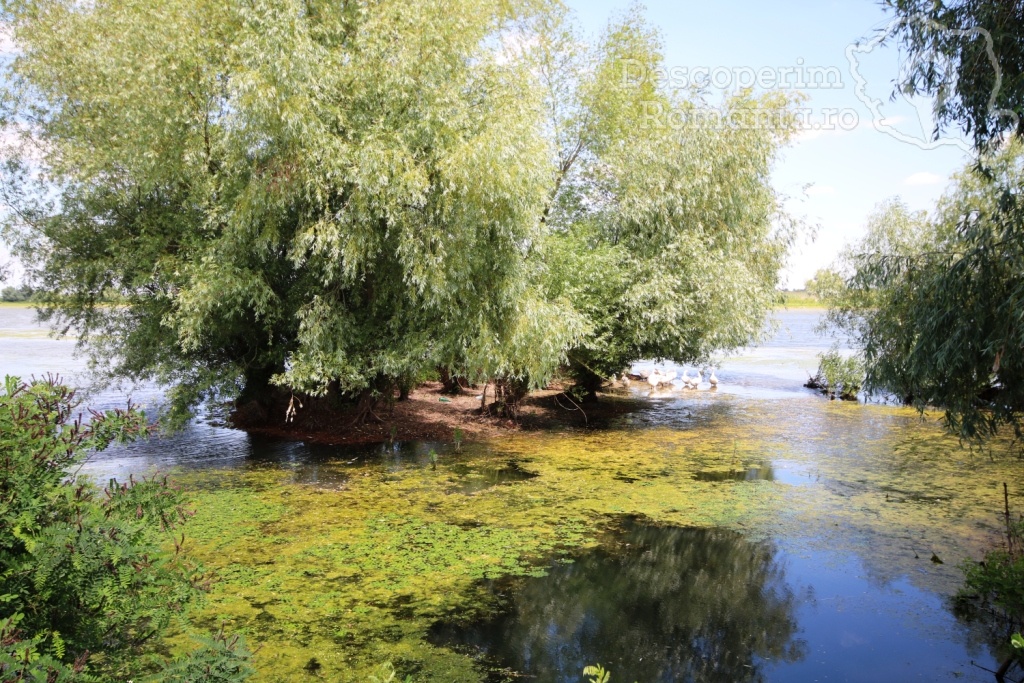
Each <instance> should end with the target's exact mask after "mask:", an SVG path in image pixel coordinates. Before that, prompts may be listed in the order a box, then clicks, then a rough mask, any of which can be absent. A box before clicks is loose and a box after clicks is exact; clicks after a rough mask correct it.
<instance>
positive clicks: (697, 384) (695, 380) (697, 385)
mask: <svg viewBox="0 0 1024 683" xmlns="http://www.w3.org/2000/svg"><path fill="white" fill-rule="evenodd" d="M703 382H704V373H703V372H702V371H700V370H698V371H697V376H696V377H694V378H693V388H694V389H700V385H701V384H702V383H703Z"/></svg>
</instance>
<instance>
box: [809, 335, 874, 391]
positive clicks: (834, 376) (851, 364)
mask: <svg viewBox="0 0 1024 683" xmlns="http://www.w3.org/2000/svg"><path fill="white" fill-rule="evenodd" d="M863 384H864V362H863V361H862V360H861V359H860V358H858V357H857V356H849V357H844V356H843V355H842V354H840V353H839V351H838V350H837V349H835V348H833V349H831V350H830V351H828V352H827V353H819V354H818V372H817V374H816V375H815V376H814V377H812V378H810V380H808V382H807V384H805V385H804V386H806V387H808V388H809V389H818V390H820V391H821V392H822V393H823V394H825V395H826V396H828V397H829V398H831V399H837V398H839V399H842V400H844V401H856V400H857V394H859V393H860V390H861V387H862V386H863Z"/></svg>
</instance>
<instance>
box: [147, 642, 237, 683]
mask: <svg viewBox="0 0 1024 683" xmlns="http://www.w3.org/2000/svg"><path fill="white" fill-rule="evenodd" d="M196 641H197V642H198V643H199V647H198V648H197V649H195V650H193V651H191V652H189V653H188V654H186V655H184V656H182V657H178V658H176V659H174V660H173V661H171V662H169V663H168V664H167V665H166V666H164V668H163V669H162V670H161V671H160V672H159V673H157V674H155V675H153V676H150V677H149V678H147V679H146V681H147V682H148V683H199V682H201V683H241V682H242V681H245V680H248V678H249V677H250V676H251V675H252V674H253V673H254V670H253V668H252V666H251V665H250V663H249V660H250V658H251V654H250V653H249V651H248V650H247V649H246V647H245V641H244V640H243V639H242V638H240V637H239V636H230V637H229V636H226V635H224V633H218V634H217V635H215V636H214V637H212V638H205V637H203V638H196Z"/></svg>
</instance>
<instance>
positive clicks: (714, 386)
mask: <svg viewBox="0 0 1024 683" xmlns="http://www.w3.org/2000/svg"><path fill="white" fill-rule="evenodd" d="M708 381H709V382H711V388H712V389H717V388H718V378H717V377H715V369H714V368H711V376H710V377H708Z"/></svg>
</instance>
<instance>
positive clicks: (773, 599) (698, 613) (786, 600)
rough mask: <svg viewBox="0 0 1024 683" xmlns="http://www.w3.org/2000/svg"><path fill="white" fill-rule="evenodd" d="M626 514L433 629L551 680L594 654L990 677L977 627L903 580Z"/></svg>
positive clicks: (762, 672) (600, 658)
mask: <svg viewBox="0 0 1024 683" xmlns="http://www.w3.org/2000/svg"><path fill="white" fill-rule="evenodd" d="M624 526H625V528H624V529H623V530H621V531H620V532H619V533H618V534H616V535H615V538H614V541H612V542H610V543H607V544H606V545H604V546H602V547H601V548H599V549H597V550H595V551H593V552H590V553H588V554H586V555H583V556H582V557H579V558H577V559H576V560H575V561H574V562H572V563H568V564H566V563H556V564H553V565H552V566H551V567H550V569H549V573H548V575H547V576H545V577H542V578H532V579H526V580H514V581H494V582H489V583H488V589H489V590H490V591H492V592H493V593H495V594H498V595H506V596H508V597H507V605H506V607H505V609H504V610H503V611H502V612H500V613H499V614H498V615H496V616H495V617H494V618H493V619H491V620H487V621H484V622H482V623H470V624H458V623H441V624H438V625H437V626H436V627H435V628H434V629H433V631H432V633H431V638H432V640H433V641H434V642H436V643H440V644H444V645H448V646H454V647H457V648H459V649H460V650H462V651H465V652H468V653H470V654H472V655H473V656H476V657H478V658H481V659H484V660H485V661H489V662H492V663H494V665H495V666H496V667H498V666H500V667H507V668H508V669H512V670H514V671H517V672H520V673H521V674H524V675H526V676H527V677H529V678H532V679H534V680H540V681H548V682H550V683H576V682H577V681H579V680H580V676H579V672H580V671H581V670H582V669H583V667H585V666H587V665H589V664H593V663H595V662H601V663H602V664H603V665H604V666H605V667H606V668H607V669H609V670H611V671H612V672H614V673H615V674H617V675H616V676H615V679H616V680H637V681H649V682H655V681H664V682H666V683H669V682H675V681H693V682H701V683H741V682H746V681H767V680H785V681H849V682H851V683H852V682H860V681H863V682H864V683H870V682H874V681H885V680H893V681H895V680H900V681H910V680H921V681H936V680H947V679H953V678H955V679H958V680H986V677H985V675H983V672H981V671H980V670H977V669H974V670H973V671H972V670H971V669H973V667H971V668H968V667H965V664H967V663H968V662H967V661H966V660H964V659H963V657H964V656H968V657H972V658H976V657H979V656H982V655H983V654H984V653H983V652H982V648H977V647H975V646H973V645H970V643H971V642H972V640H971V634H970V632H969V631H968V630H967V629H966V628H965V627H964V626H962V625H960V624H958V623H957V622H956V620H955V619H954V618H953V617H952V616H950V615H949V613H948V612H946V611H945V610H944V609H943V605H942V602H941V600H939V599H937V598H936V597H935V596H933V595H929V594H928V593H927V592H925V591H921V590H919V589H917V588H916V587H914V586H913V585H911V584H909V583H908V582H907V581H905V580H901V581H896V582H893V583H891V584H881V585H880V584H877V583H873V582H872V581H871V580H870V579H869V578H867V577H865V576H864V575H863V573H862V572H861V571H860V568H859V567H858V566H857V563H856V561H855V560H854V559H852V558H845V559H841V560H839V561H838V562H837V561H836V557H835V556H833V555H830V554H828V553H811V554H806V555H795V554H792V553H791V552H787V551H786V550H785V549H783V548H782V547H780V546H779V545H777V544H775V543H769V542H760V543H758V542H751V541H749V540H747V539H746V538H744V536H743V535H742V534H739V533H736V532H732V531H724V530H721V529H677V528H670V527H669V528H666V527H659V526H652V525H645V524H642V523H638V522H636V521H627V522H626V524H625V525H624ZM951 636H952V638H951ZM957 638H958V639H960V640H961V641H963V642H965V643H968V646H967V647H966V648H965V649H961V648H959V647H951V643H950V641H951V640H952V639H957ZM501 673H502V671H501V669H496V670H495V675H494V676H493V678H494V680H502V676H501Z"/></svg>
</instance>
